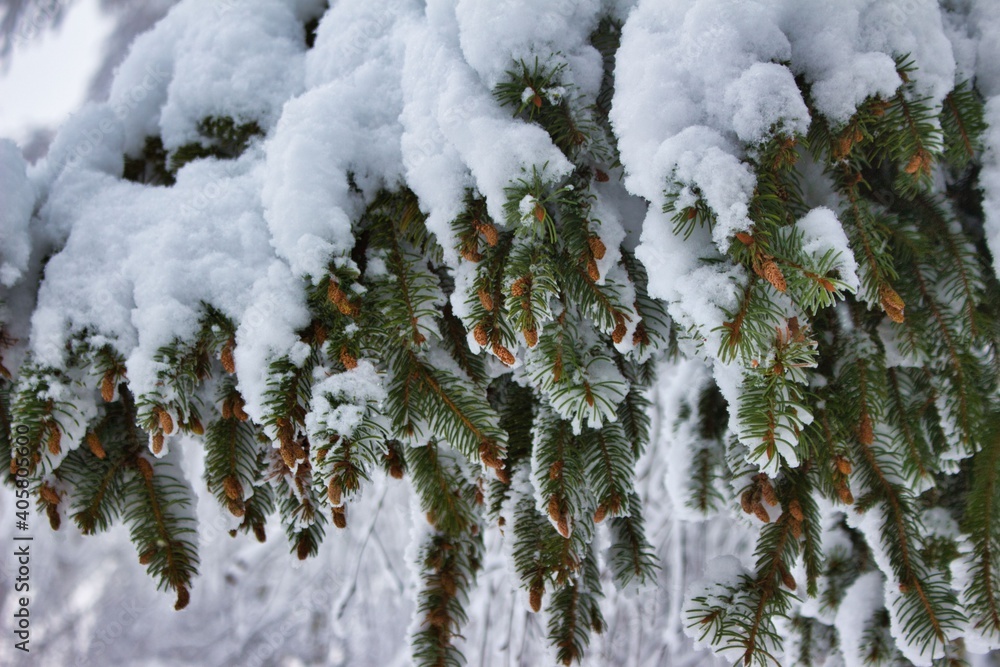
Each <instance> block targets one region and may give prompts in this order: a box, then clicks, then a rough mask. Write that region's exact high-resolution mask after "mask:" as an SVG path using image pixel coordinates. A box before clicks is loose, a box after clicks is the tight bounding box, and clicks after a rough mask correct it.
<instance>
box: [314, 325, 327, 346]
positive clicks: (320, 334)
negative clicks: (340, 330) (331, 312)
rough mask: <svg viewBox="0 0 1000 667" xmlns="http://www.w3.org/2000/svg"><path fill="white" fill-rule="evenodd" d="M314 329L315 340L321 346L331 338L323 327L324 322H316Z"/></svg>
mask: <svg viewBox="0 0 1000 667" xmlns="http://www.w3.org/2000/svg"><path fill="white" fill-rule="evenodd" d="M312 328H313V340H315V341H316V342H317V343H318V344H320V345H323V344H324V343H326V339H327V337H328V336H329V332H328V331H327V330H326V327H325V326H323V324H322V322H320V321H319V320H314V321H313V327H312Z"/></svg>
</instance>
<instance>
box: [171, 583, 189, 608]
mask: <svg viewBox="0 0 1000 667" xmlns="http://www.w3.org/2000/svg"><path fill="white" fill-rule="evenodd" d="M189 602H191V592H190V591H188V589H187V587H186V586H184V585H183V584H182V585H180V586H178V587H177V602H175V603H174V611H180V610H181V609H183V608H184V607H186V606H188V603H189Z"/></svg>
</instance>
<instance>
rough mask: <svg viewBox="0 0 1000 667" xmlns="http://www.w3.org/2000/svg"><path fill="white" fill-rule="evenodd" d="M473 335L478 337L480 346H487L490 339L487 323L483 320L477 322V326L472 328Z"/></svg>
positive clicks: (477, 340)
mask: <svg viewBox="0 0 1000 667" xmlns="http://www.w3.org/2000/svg"><path fill="white" fill-rule="evenodd" d="M472 337H473V338H475V339H476V342H477V343H478V344H479V346H480V347H486V344H487V343H488V342H489V341H490V337H489V335H488V334H487V333H486V325H485V324H484V323H482V322H480V323H479V324H477V325H476V328H475V329H473V330H472Z"/></svg>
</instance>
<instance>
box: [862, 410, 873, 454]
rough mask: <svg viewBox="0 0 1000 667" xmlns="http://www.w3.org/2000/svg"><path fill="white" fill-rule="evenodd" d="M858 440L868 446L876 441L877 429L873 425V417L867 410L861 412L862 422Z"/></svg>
mask: <svg viewBox="0 0 1000 667" xmlns="http://www.w3.org/2000/svg"><path fill="white" fill-rule="evenodd" d="M858 441H859V442H860V443H861V444H862V445H865V446H866V447H869V446H871V444H872V443H873V442H875V429H874V428H873V427H872V418H871V416H870V415H869V414H868V411H867V410H865V411H864V412H863V413H861V423H860V424H858Z"/></svg>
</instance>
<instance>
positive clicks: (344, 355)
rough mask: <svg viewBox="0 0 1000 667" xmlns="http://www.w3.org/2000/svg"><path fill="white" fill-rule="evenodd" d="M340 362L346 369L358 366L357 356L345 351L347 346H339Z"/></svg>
mask: <svg viewBox="0 0 1000 667" xmlns="http://www.w3.org/2000/svg"><path fill="white" fill-rule="evenodd" d="M340 363H341V364H343V365H344V368H346V369H347V370H349V371H350V370H354V369H355V368H357V367H358V360H357V358H356V357H355V356H354V355H353V354H351V353H350V352H348V351H347V346H346V345H345V346H344V347H342V348H340Z"/></svg>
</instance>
